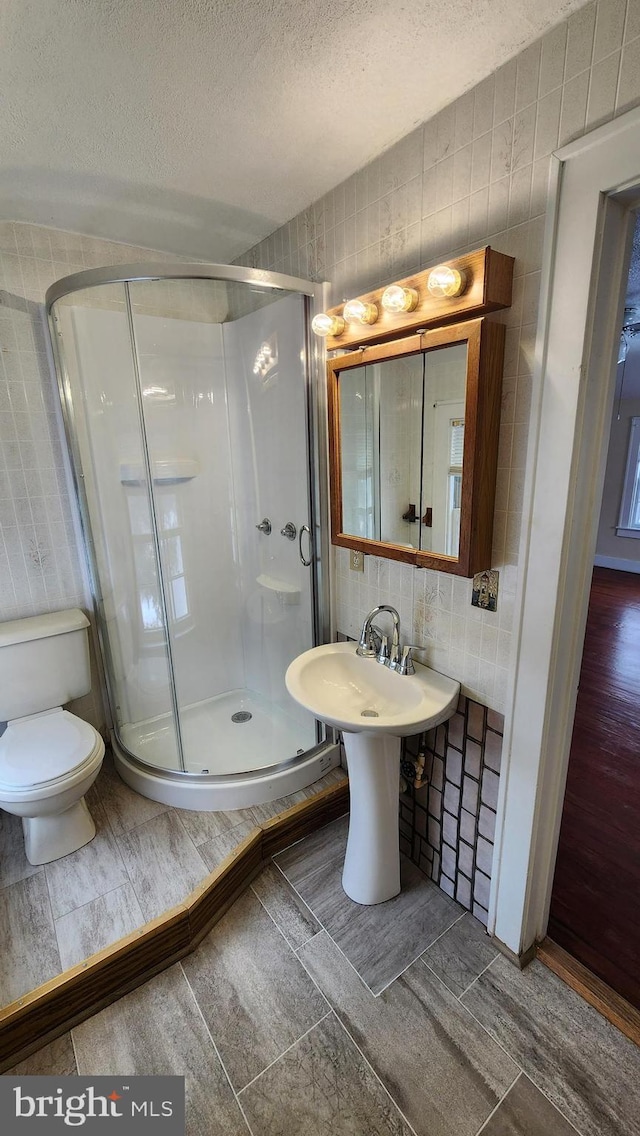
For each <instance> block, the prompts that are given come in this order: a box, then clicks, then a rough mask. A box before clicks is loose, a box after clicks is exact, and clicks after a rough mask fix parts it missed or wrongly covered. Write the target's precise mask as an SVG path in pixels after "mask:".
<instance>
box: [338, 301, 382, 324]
mask: <svg viewBox="0 0 640 1136" xmlns="http://www.w3.org/2000/svg"><path fill="white" fill-rule="evenodd" d="M342 314H343V316H344V318H345V319H346V320H353V321H354V322H356V323H375V322H376V320H377V318H378V308H377V306H376V304H365V303H364V301H363V300H347V303H346V304H345V306H344V308H343V309H342Z"/></svg>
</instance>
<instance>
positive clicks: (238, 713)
mask: <svg viewBox="0 0 640 1136" xmlns="http://www.w3.org/2000/svg"><path fill="white" fill-rule="evenodd" d="M181 727H182V741H183V749H184V753H185V764H186V769H185V771H184V772H176V771H175V740H174V734H173V727H172V721H171V718H170V716H169V715H162V716H160V717H157V718H153V719H149V720H147V721H146V722H138V723H136V724H134V725H130V724H129V725H125V726H122V727H120V730H119V734H120V738H118V737H116V736H115V734H114V735H113V737H112V744H113V751H114V755H115V761H116V766H117V768H118V771H119V773H120V775H121V777H122V778H123V780H124V781H126V783H127V784H128V785H130V786H131V788H132V789H135V791H136V792H137V793H141V794H142V795H143V796H145V797H150V798H151V799H152V800H155V801H162V802H163V804H167V805H175V806H177V807H179V808H187V809H196V810H203V811H213V810H217V809H223V810H229V809H239V808H248V807H250V806H251V805H261V804H265V803H266V802H267V801H273V800H276V799H277V798H278V797H282V796H287V795H288V794H290V793H295V792H297V791H298V790H300V789H305V788H306V787H307V786H308V785H312V784H313V782H314V781H317V780H319V778H320V777H322V776H324V774H325V773H327V772H328V771H329V769H332V768H333V767H334V766H336V765H339V749H338V746H337V745H336V744H335V743H323V744H322V745H320V746H318V745H317V743H316V742H315V723H314V722H313V721H312V720H311V721H309V722H305V723H302V722H300V721H296V719H295V718H294V717H293V716H289V715H288V714H287V713H286V712H285V711H283V710H280V709H279V708H277V707H274V706H273V705H272V704H271V703H269V702H268V700H267V699H264V698H261V696H260V695H257V694H254V693H252V692H251V691H247V690H232V691H227V692H226V693H225V694H222V695H219V696H218V697H216V698H211V699H207V700H206V701H204V702H198V703H196V704H194V705H193V706H189V707H186V708H184V709H183V711H182V714H181ZM301 751H302V752H301Z"/></svg>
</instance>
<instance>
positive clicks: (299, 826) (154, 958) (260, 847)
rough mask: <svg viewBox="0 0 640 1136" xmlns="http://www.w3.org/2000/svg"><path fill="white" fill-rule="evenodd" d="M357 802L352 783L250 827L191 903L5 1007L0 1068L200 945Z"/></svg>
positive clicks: (193, 894) (334, 787)
mask: <svg viewBox="0 0 640 1136" xmlns="http://www.w3.org/2000/svg"><path fill="white" fill-rule="evenodd" d="M348 807H349V787H348V783H347V782H346V781H344V782H343V783H341V784H339V785H331V786H330V787H329V788H328V789H324V790H323V791H322V792H320V793H317V794H316V796H314V797H310V798H309V800H306V801H301V802H300V804H298V805H294V806H293V808H291V809H287V811H286V812H283V813H280V814H279V815H278V816H276V817H274V818H273V819H272V820H269V821H267V822H266V823H265V824H262V825H259V826H257V827H256V828H254V829H253V830H252V832H250V833H249V835H248V836H247V837H246V838H245V839H244V840H243V841H242V843H241V844H239V845H238V847H237V848H236V849H235V850H234V851H233V852H232V853H231V854H230V855H229V856H227V858H226V859H225V860H223V862H222V863H221V864H220V866H219V867H218V868H216V870H215V871H213V872H210V873H209V875H208V876H207V877H206V879H204V880H203V881H202V883H201V884H199V885H198V887H197V888H195V889H194V891H192V892H191V894H190V895H189V896H188V897H187V898H186V899H185V901H184V903H181V904H178V905H177V906H176V907H172V908H171V909H170V910H169V911H166V912H165V913H164V915H162V916H160V917H159V918H158V919H153V920H152V921H151V922H149V923H145V925H144V926H143V927H140V928H139V929H138V930H137V931H134V932H133V933H132V934H131V935H126V936H125V937H124V938H122V939H119V940H118V941H117V942H116V943H113V944H112V945H111V946H109V947H107V948H106V949H105V950H103V951H99V952H98V953H97V954H95V955H91V957H90V958H88V959H85V961H84V962H82V963H79V964H78V965H77V966H74V967H71V968H70V969H69V970H65V971H63V973H62V974H59V975H57V976H56V977H55V978H52V979H50V980H49V982H45V983H43V984H42V985H41V986H38V987H36V989H35V990H32V991H31V992H30V993H29V994H25V995H24V997H23V998H19V999H18V1000H17V1001H16V1002H11V1003H10V1004H9V1005H8V1006H5V1007H4V1008H3V1009H2V1010H0V1073H1V1072H4V1071H5V1070H6V1069H10V1068H12V1067H13V1066H14V1065H16V1064H17V1063H18V1062H19V1061H22V1060H23V1059H24V1058H25V1057H28V1056H29V1055H30V1054H31V1053H34V1052H35V1050H37V1049H40V1047H41V1046H43V1045H46V1044H47V1043H48V1042H50V1041H53V1040H54V1039H55V1038H56V1037H59V1036H60V1034H63V1033H66V1032H67V1030H69V1029H71V1028H72V1027H73V1026H77V1025H79V1024H80V1022H82V1021H84V1020H85V1019H86V1018H89V1017H91V1016H92V1015H93V1014H95V1013H97V1012H98V1011H99V1010H102V1009H104V1007H105V1006H108V1005H109V1004H110V1003H111V1002H115V1001H116V1000H117V999H118V998H121V997H122V996H123V994H128V993H129V992H130V991H131V990H135V988H136V987H137V986H141V985H142V984H143V983H144V982H147V981H148V980H149V979H150V978H152V977H153V976H154V975H155V974H159V972H160V971H162V970H165V969H166V968H167V967H169V966H172V965H173V963H175V962H178V961H179V960H180V959H181V958H184V957H185V956H186V955H188V954H190V953H191V951H193V950H195V948H196V947H197V946H198V944H199V943H200V942H201V941H202V939H203V938H204V937H205V935H207V934H208V933H209V931H211V929H212V928H213V927H214V926H215V924H216V923H217V922H218V920H219V919H221V918H222V916H223V915H224V914H225V912H226V911H228V909H229V907H230V906H231V905H232V904H233V903H234V902H235V900H236V899H237V898H238V897H239V896H240V895H241V894H242V893H243V892H244V891H245V890H246V888H247V887H248V886H249V884H250V883H251V881H252V880H253V879H254V878H255V876H256V875H257V874H258V872H260V870H261V869H262V867H263V865H264V864H265V863H267V862H268V861H269V860H270V859H271V858H272V856H274V855H275V854H276V852H279V851H280V850H281V849H283V848H286V847H287V846H288V845H289V844H293V843H295V842H296V841H297V840H301V839H302V837H304V836H307V835H308V834H309V833H311V832H314V831H315V830H316V829H317V828H322V827H323V825H325V824H329V822H330V821H332V820H336V819H337V818H338V817H339V816H342V815H343V814H344V813H345V812H346V811H347V809H348Z"/></svg>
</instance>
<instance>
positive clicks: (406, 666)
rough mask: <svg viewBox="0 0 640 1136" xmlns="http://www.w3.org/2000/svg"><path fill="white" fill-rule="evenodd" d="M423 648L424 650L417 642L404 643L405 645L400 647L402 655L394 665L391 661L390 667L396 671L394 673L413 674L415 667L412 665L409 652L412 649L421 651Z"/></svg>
mask: <svg viewBox="0 0 640 1136" xmlns="http://www.w3.org/2000/svg"><path fill="white" fill-rule="evenodd" d="M423 650H424V647H422V646H421V645H420V644H419V643H406V644H405V646H404V647H403V648H402V657H401V658H400V659H398V660H397V662H396V665H395V666H393V663H391V667H392V669H393V670H394V671H395V672H396V674H399V675H413V674H415V673H416V668H415V667H414V665H413V658H412V656H411V652H412V651H423Z"/></svg>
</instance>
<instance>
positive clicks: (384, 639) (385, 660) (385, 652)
mask: <svg viewBox="0 0 640 1136" xmlns="http://www.w3.org/2000/svg"><path fill="white" fill-rule="evenodd" d="M376 662H377V663H380V664H381V665H382V666H383V667H388V666H389V663H390V662H391V652H390V651H389V636H388V635H381V636H380V647H379V648H378V654H377V655H376Z"/></svg>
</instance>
